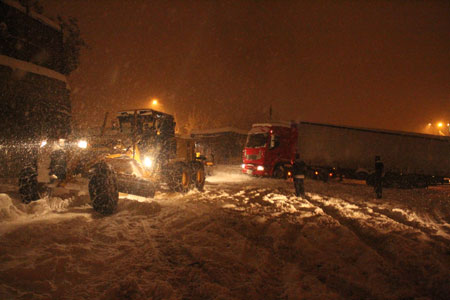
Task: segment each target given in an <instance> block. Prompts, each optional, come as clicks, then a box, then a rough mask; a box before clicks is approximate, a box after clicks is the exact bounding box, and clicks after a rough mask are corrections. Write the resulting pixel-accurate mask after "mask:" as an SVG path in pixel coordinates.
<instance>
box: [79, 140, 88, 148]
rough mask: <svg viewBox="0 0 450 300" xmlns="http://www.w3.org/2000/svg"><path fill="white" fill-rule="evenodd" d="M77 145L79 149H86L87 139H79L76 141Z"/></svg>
mask: <svg viewBox="0 0 450 300" xmlns="http://www.w3.org/2000/svg"><path fill="white" fill-rule="evenodd" d="M78 147H79V148H81V149H86V148H87V141H85V140H79V141H78Z"/></svg>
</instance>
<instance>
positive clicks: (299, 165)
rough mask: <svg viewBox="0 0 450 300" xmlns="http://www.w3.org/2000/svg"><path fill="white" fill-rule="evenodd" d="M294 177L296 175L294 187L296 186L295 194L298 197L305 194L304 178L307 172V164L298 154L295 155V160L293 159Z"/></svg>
mask: <svg viewBox="0 0 450 300" xmlns="http://www.w3.org/2000/svg"><path fill="white" fill-rule="evenodd" d="M292 173H293V174H292V175H293V177H294V188H295V195H296V196H297V197H299V196H305V187H304V185H303V184H304V182H303V181H304V180H305V174H306V164H305V163H304V162H303V161H302V160H300V156H299V155H298V154H296V155H295V160H294V161H293V172H292Z"/></svg>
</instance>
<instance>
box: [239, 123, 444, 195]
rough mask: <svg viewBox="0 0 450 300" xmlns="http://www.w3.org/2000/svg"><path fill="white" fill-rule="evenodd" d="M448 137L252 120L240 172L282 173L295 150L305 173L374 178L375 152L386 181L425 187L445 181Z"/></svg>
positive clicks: (285, 174) (278, 175) (287, 169)
mask: <svg viewBox="0 0 450 300" xmlns="http://www.w3.org/2000/svg"><path fill="white" fill-rule="evenodd" d="M449 153H450V137H445V136H435V135H427V134H419V133H412V132H401V131H391V130H382V129H369V128H359V127H349V126H339V125H331V124H320V123H311V122H299V123H294V122H292V123H266V124H254V125H253V126H252V129H251V130H250V131H249V133H248V137H247V142H246V146H245V148H244V151H243V164H242V172H243V173H246V174H251V175H257V176H271V177H276V178H286V177H288V176H289V172H290V170H291V168H292V164H291V161H292V160H293V159H294V158H295V156H296V154H298V155H299V156H300V159H301V160H303V161H304V162H305V163H306V165H307V174H306V175H307V176H308V177H312V178H315V179H322V180H324V181H325V180H328V179H329V178H330V177H339V178H342V177H346V178H355V179H365V180H366V181H367V182H368V183H369V184H370V183H371V181H372V179H373V173H374V158H375V156H381V158H382V160H383V162H384V165H385V172H386V174H385V184H386V185H387V186H398V187H425V186H428V185H433V184H439V183H449V178H450V155H449Z"/></svg>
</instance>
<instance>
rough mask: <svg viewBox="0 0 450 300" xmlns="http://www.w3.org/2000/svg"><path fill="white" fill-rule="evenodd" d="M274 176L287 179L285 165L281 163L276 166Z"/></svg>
mask: <svg viewBox="0 0 450 300" xmlns="http://www.w3.org/2000/svg"><path fill="white" fill-rule="evenodd" d="M273 177H274V178H277V179H285V178H286V172H285V170H284V167H283V166H281V165H279V166H276V167H275V170H273Z"/></svg>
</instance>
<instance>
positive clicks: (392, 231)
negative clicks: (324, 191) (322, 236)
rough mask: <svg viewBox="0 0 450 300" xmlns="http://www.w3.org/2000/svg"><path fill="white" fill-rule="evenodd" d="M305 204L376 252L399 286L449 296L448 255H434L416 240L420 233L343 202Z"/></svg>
mask: <svg viewBox="0 0 450 300" xmlns="http://www.w3.org/2000/svg"><path fill="white" fill-rule="evenodd" d="M308 200H309V201H310V202H311V203H312V204H315V205H317V206H318V207H320V208H322V209H323V211H324V212H325V213H327V214H328V215H330V216H331V217H332V218H334V219H336V220H337V221H338V222H339V223H340V224H342V225H343V226H345V227H347V228H348V229H350V230H351V231H352V232H353V233H354V234H355V235H356V236H357V237H358V238H359V239H360V240H361V241H362V242H363V243H364V244H366V245H367V246H369V247H370V248H372V249H373V250H374V251H376V253H378V254H379V255H380V257H382V258H383V259H384V260H385V261H386V262H387V263H388V264H389V266H390V268H391V269H392V271H393V272H394V273H395V274H394V275H395V277H396V278H402V279H403V280H402V281H403V282H402V284H405V285H409V286H410V288H411V289H412V290H415V291H416V292H417V293H418V294H420V293H422V294H424V295H433V296H434V297H433V298H436V299H445V297H442V296H443V295H448V294H449V292H450V285H449V283H450V282H449V279H448V269H449V268H450V263H449V260H448V253H441V251H436V248H435V247H433V245H430V244H429V243H428V242H427V241H426V239H423V238H419V237H420V236H423V235H424V233H423V232H422V231H420V230H418V229H417V228H414V227H411V226H409V225H405V224H402V223H399V222H397V221H396V220H394V219H391V218H390V217H389V216H386V215H384V214H380V213H377V212H373V210H371V209H370V208H362V207H360V206H357V205H355V204H354V203H351V202H348V201H345V200H343V199H338V198H333V197H327V196H319V195H317V194H310V196H309V197H308ZM438 249H439V248H438Z"/></svg>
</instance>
